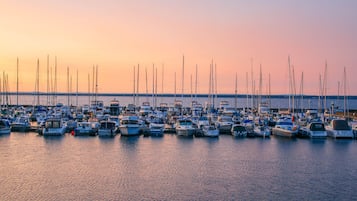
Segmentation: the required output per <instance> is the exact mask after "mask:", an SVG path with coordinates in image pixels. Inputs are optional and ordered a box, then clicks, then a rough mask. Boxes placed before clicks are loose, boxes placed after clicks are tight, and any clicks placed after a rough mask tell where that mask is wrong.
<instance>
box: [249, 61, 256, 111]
mask: <svg viewBox="0 0 357 201" xmlns="http://www.w3.org/2000/svg"><path fill="white" fill-rule="evenodd" d="M250 70H251V71H250V75H251V78H250V79H251V83H252V100H251V101H252V102H251V104H252V107H251V108H252V109H253V108H254V90H255V89H254V88H255V87H254V77H253V58H252V59H251V60H250Z"/></svg>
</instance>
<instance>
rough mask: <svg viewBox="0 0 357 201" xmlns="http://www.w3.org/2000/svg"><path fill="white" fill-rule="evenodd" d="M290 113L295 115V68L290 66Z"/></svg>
mask: <svg viewBox="0 0 357 201" xmlns="http://www.w3.org/2000/svg"><path fill="white" fill-rule="evenodd" d="M291 81H292V84H291V88H292V113H295V96H296V87H295V68H294V66H292V80H291Z"/></svg>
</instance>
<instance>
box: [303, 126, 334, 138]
mask: <svg viewBox="0 0 357 201" xmlns="http://www.w3.org/2000/svg"><path fill="white" fill-rule="evenodd" d="M299 134H300V135H301V137H310V138H325V137H327V132H326V129H325V124H324V123H322V122H311V123H309V124H307V125H306V126H304V127H301V128H300V130H299Z"/></svg>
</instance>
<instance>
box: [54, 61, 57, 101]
mask: <svg viewBox="0 0 357 201" xmlns="http://www.w3.org/2000/svg"><path fill="white" fill-rule="evenodd" d="M54 92H55V104H57V56H56V57H55V86H54Z"/></svg>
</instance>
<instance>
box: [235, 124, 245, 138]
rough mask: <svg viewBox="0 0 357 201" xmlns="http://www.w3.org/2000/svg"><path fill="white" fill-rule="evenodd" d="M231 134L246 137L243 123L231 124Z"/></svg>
mask: <svg viewBox="0 0 357 201" xmlns="http://www.w3.org/2000/svg"><path fill="white" fill-rule="evenodd" d="M231 134H232V135H233V136H234V137H247V134H248V132H247V129H246V127H245V126H244V125H242V124H233V126H232V128H231Z"/></svg>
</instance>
